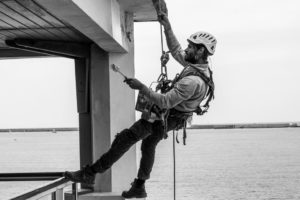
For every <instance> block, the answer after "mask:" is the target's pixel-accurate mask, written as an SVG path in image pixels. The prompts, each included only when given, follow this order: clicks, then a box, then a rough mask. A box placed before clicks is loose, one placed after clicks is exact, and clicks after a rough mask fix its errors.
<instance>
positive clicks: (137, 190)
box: [122, 179, 147, 199]
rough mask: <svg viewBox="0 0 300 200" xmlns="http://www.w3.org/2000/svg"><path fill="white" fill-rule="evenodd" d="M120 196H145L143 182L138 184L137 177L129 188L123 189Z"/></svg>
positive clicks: (129, 197) (126, 197)
mask: <svg viewBox="0 0 300 200" xmlns="http://www.w3.org/2000/svg"><path fill="white" fill-rule="evenodd" d="M122 197H124V198H125V199H131V198H145V197H147V193H146V190H145V184H142V185H138V184H137V179H135V180H134V182H133V183H131V188H130V189H129V190H128V191H124V192H123V193H122Z"/></svg>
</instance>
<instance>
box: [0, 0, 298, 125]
mask: <svg viewBox="0 0 300 200" xmlns="http://www.w3.org/2000/svg"><path fill="white" fill-rule="evenodd" d="M166 3H167V6H168V9H169V19H170V21H171V24H172V28H173V30H174V32H175V35H176V36H177V38H178V40H179V42H180V43H181V45H182V47H183V48H185V47H186V45H187V42H186V39H187V38H188V37H189V36H190V35H191V34H192V33H194V32H197V31H200V30H203V31H207V32H210V33H211V34H213V35H214V36H215V37H216V38H217V40H218V44H217V48H216V53H215V55H214V56H212V58H211V65H212V67H211V68H212V70H213V72H214V81H215V84H216V93H215V96H216V98H215V100H214V101H213V102H212V103H211V108H210V110H209V112H208V113H206V114H205V115H204V116H201V117H198V116H195V117H194V122H193V123H194V124H219V123H262V122H286V121H300V106H299V105H298V102H300V91H299V89H298V86H299V85H300V79H299V77H300V69H299V67H300V66H299V63H300V51H299V50H298V47H299V46H300V38H299V35H300V12H299V8H300V2H299V1H298V0H286V1H283V0H226V1H221V0H211V1H199V0H185V1H180V0H166ZM134 29H135V77H136V78H138V79H139V80H141V81H142V82H144V83H145V84H146V85H150V83H151V82H152V81H154V80H156V79H157V77H158V75H159V73H160V61H159V57H160V54H161V47H160V31H159V30H160V29H159V25H158V23H157V22H145V23H135V26H134ZM164 46H165V45H164ZM165 49H166V46H165ZM181 69H182V67H181V66H180V64H179V63H177V62H176V61H174V59H171V60H170V62H169V63H168V72H169V77H174V76H175V74H176V73H178V72H180V71H181ZM0 91H1V92H0V99H1V104H0V128H23V127H24V128H26V127H27V128H29V127H77V126H78V116H77V112H76V92H75V72H74V62H73V60H70V59H65V58H47V59H45V58H44V59H17V60H0Z"/></svg>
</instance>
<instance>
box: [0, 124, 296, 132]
mask: <svg viewBox="0 0 300 200" xmlns="http://www.w3.org/2000/svg"><path fill="white" fill-rule="evenodd" d="M297 127H300V122H279V123H240V124H195V125H192V126H191V127H187V129H243V128H297ZM66 131H79V128H78V127H62V128H57V127H55V128H5V129H0V133H10V132H52V133H56V132H66Z"/></svg>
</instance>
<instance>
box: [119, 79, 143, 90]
mask: <svg viewBox="0 0 300 200" xmlns="http://www.w3.org/2000/svg"><path fill="white" fill-rule="evenodd" d="M124 82H125V83H127V84H128V85H129V87H131V88H132V89H134V90H141V89H142V88H143V87H145V85H144V84H143V83H141V82H140V81H139V80H137V79H136V78H127V79H125V80H124Z"/></svg>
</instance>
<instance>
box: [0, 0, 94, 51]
mask: <svg viewBox="0 0 300 200" xmlns="http://www.w3.org/2000/svg"><path fill="white" fill-rule="evenodd" d="M15 38H23V39H43V40H59V41H75V42H76V41H79V42H89V40H88V38H86V37H85V36H83V35H82V34H81V33H80V32H78V31H77V30H75V29H74V28H72V27H71V26H69V25H68V24H67V23H66V22H64V21H62V20H60V19H58V18H57V17H55V16H53V15H52V14H51V13H49V12H48V11H47V10H45V9H44V8H43V7H42V6H41V5H39V4H38V3H37V2H36V1H34V0H1V1H0V48H4V47H6V44H5V40H11V39H15Z"/></svg>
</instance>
